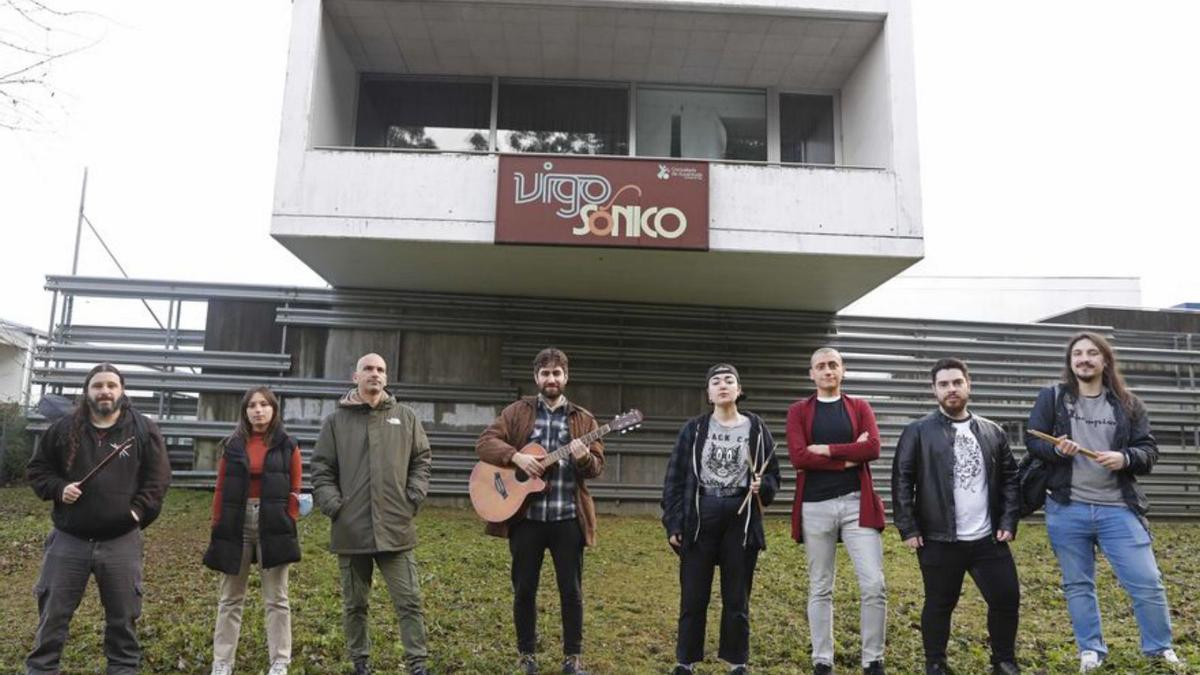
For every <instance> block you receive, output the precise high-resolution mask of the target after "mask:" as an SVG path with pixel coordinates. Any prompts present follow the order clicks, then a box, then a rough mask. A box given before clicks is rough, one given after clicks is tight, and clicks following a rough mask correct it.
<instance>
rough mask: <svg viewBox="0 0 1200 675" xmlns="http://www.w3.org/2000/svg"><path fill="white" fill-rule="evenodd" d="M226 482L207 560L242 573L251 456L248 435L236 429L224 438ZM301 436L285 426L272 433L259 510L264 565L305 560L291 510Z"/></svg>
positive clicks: (216, 567) (218, 567)
mask: <svg viewBox="0 0 1200 675" xmlns="http://www.w3.org/2000/svg"><path fill="white" fill-rule="evenodd" d="M222 446H223V447H224V459H225V482H224V484H223V486H222V491H221V517H220V518H219V519H218V520H217V524H216V526H215V527H213V530H212V537H211V538H210V540H209V544H208V550H207V551H205V553H204V564H205V566H207V567H209V568H211V569H214V570H216V571H218V572H224V573H225V574H237V573H238V570H239V569H241V564H242V529H243V527H244V526H245V522H246V499H247V496H248V495H249V494H250V461H249V459H248V458H247V456H246V440H245V439H243V438H241V437H240V436H237V435H234V436H230V437H229V438H226V439H225V441H224V442H222ZM295 447H296V441H295V439H293V438H292V437H291V436H288V435H287V434H286V433H283V432H282V431H276V432H275V435H274V436H273V437H272V438H271V441H270V447H269V448H268V449H267V456H266V458H264V459H263V472H262V479H261V480H262V491H261V493H260V497H261V500H260V504H259V512H258V541H259V545H260V547H261V550H262V560H260V561H259V563H260V564H261V565H262V566H263V568H264V569H265V568H268V567H275V566H276V565H282V564H285V563H293V562H298V561H299V560H300V540H299V537H297V536H296V521H294V520H292V516H291V514H289V513H288V503H289V499H290V493H291V490H292V473H291V466H292V449H293V448H295Z"/></svg>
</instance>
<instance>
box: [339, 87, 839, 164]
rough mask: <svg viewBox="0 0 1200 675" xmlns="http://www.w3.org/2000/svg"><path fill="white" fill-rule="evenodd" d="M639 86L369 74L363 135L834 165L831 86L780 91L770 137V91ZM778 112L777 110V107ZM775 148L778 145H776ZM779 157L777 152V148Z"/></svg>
mask: <svg viewBox="0 0 1200 675" xmlns="http://www.w3.org/2000/svg"><path fill="white" fill-rule="evenodd" d="M635 100H636V104H635V105H636V111H633V113H632V116H633V117H634V120H633V122H634V124H635V125H636V126H635V128H636V131H634V130H631V129H630V117H631V111H630V105H631V103H630V101H631V96H630V88H629V85H627V84H623V83H620V84H617V83H590V82H579V83H563V82H553V81H544V82H543V81H537V80H503V79H491V78H489V79H483V78H454V79H451V78H436V77H428V78H423V77H401V76H388V75H372V74H367V75H363V76H362V80H361V86H360V93H359V106H358V120H357V131H356V135H355V144H356V145H358V146H359V147H370V148H404V149H415V150H447V151H452V152H454V151H456V152H462V151H474V152H493V151H498V152H529V153H550V154H570V155H618V156H619V155H628V154H630V144H631V143H630V141H631V140H632V139H631V136H636V140H637V154H638V155H640V156H643V157H679V158H682V159H712V160H740V161H751V162H765V161H767V157H768V152H767V151H768V147H767V146H768V143H774V142H776V140H777V142H778V143H779V161H782V162H789V163H804V164H833V163H834V162H835V160H836V153H835V137H836V133H835V132H836V129H835V112H836V109H835V106H834V96H832V95H830V94H798V93H780V94H779V109H778V129H779V136H778V139H776V138H775V137H774V136H772V137H771V138H770V139H768V136H767V126H768V125H767V119H768V110H767V92H766V91H765V90H761V89H760V90H753V89H749V90H746V89H717V88H707V89H705V88H701V87H684V86H667V85H647V86H639V87H638V88H637V96H636V97H635ZM770 112H771V115H772V116H773V115H774V113H775V112H776V111H774V110H772V111H770ZM773 149H774V148H772V150H773ZM770 154H771V156H772V158H774V153H770Z"/></svg>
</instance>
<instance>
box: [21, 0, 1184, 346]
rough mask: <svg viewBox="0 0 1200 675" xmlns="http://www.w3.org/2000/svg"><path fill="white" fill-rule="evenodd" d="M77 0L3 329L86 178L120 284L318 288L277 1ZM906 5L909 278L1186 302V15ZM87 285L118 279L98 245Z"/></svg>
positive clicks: (24, 175) (69, 219)
mask: <svg viewBox="0 0 1200 675" xmlns="http://www.w3.org/2000/svg"><path fill="white" fill-rule="evenodd" d="M63 2H66V0H63ZM75 2H76V4H78V5H81V6H83V5H86V7H87V8H88V9H90V10H91V11H94V12H96V13H98V14H101V15H103V16H104V17H106V19H105V20H103V21H98V20H92V21H86V22H83V25H81V26H79V27H78V30H79V31H81V32H84V33H86V34H94V35H100V34H103V37H102V39H101V40H100V42H99V43H98V44H97V45H95V46H94V47H92V48H90V49H88V50H86V51H84V52H82V53H79V54H76V55H74V56H71V57H70V58H67V59H63V60H61V61H60V62H58V63H57V65H55V67H54V68H53V69H52V71H51V79H52V82H53V83H54V85H55V88H56V91H57V92H58V93H57V95H56V97H55V99H54V100H55V101H56V102H57V103H56V106H55V107H54V109H53V110H52V111H51V113H50V116H51V118H52V121H53V123H54V124H53V127H54V129H53V131H51V132H43V133H18V132H12V131H6V130H3V129H0V232H2V233H3V239H2V240H0V241H3V247H2V249H0V250H2V251H3V255H2V263H3V264H0V282H2V287H0V288H2V289H3V290H2V291H0V318H4V319H7V320H10V321H16V322H19V323H24V324H28V325H32V326H35V327H37V328H45V326H46V323H47V319H48V316H49V303H50V296H49V294H48V293H46V292H45V291H43V290H42V285H43V282H44V278H45V275H46V274H63V273H68V272H69V271H70V266H71V248H72V242H73V239H74V234H75V220H76V211H77V208H78V203H79V187H80V177H81V174H82V170H83V167H84V166H85V165H86V166H88V167H90V171H91V173H90V178H89V184H88V199H87V203H88V207H87V212H88V214H89V217H90V218H91V220H92V221H93V222H94V223H95V224H96V226H97V227H98V228H99V229H100V231H101V233H102V234H103V235H104V236H105V238H106V239H107V241H108V243H109V244H110V245H111V246H112V248H113V249H114V250H115V251H116V253H117V255H118V257H119V258H120V259H121V261H122V262H123V263H124V265H125V267H126V269H127V270H128V272H129V273H130V275H132V276H134V277H141V278H169V279H188V280H206V281H220V282H242V283H265V284H287V285H322V284H323V282H322V281H321V279H320V278H319V277H317V276H316V275H315V274H314V273H313V272H311V271H310V270H308V268H307V267H306V266H305V265H304V264H303V263H301V262H300V261H299V260H297V259H295V258H294V257H292V255H291V254H290V253H288V252H287V251H286V250H284V249H283V247H282V246H280V245H278V244H276V243H275V242H274V240H273V239H271V238H270V236H269V234H268V232H269V228H270V212H271V199H272V191H273V184H274V171H275V159H276V149H277V145H278V139H279V117H280V109H281V100H282V94H283V80H284V69H285V63H286V56H287V41H288V31H289V29H290V15H291V3H290V2H287V1H285V0H253V1H247V0H236V1H235V0H211V1H210V2H203V3H196V2H188V3H184V2H177V1H165V0H154V1H150V0H124V1H118V0H93V1H91V2H82V0H75ZM913 4H914V34H915V46H916V81H917V107H918V125H919V135H920V160H921V188H922V194H923V207H924V213H923V221H924V227H925V243H926V260H925V261H923V262H922V263H920V264H919V265H917V266H916V267H915V268H914V269H913V270H912V272H914V273H918V274H939V275H970V274H979V275H1022V276H1024V275H1072V276H1080V275H1084V276H1087V275H1111V276H1137V277H1141V279H1142V298H1143V303H1144V304H1145V305H1147V306H1156V307H1163V306H1169V305H1173V304H1176V303H1180V302H1185V301H1200V274H1197V273H1196V271H1195V268H1196V267H1197V263H1198V262H1200V258H1198V257H1197V256H1198V252H1200V247H1198V246H1197V244H1198V243H1200V87H1197V84H1196V83H1197V82H1198V81H1200V75H1198V71H1197V67H1198V66H1200V40H1197V39H1196V34H1195V31H1196V26H1197V25H1200V3H1195V2H1183V1H1179V0H1157V1H1154V0H1143V1H1142V2H1138V3H1129V2H1111V1H1107V0H1090V1H1083V0H1074V1H1066V0H1055V1H1054V2H1045V1H1033V0H1019V1H1013V0H1005V1H1004V2H981V1H972V2H959V1H951V0H913ZM3 28H4V27H3V26H0V30H2V29H3ZM6 65H8V64H5V63H0V68H3V67H4V66H6ZM79 271H80V273H81V274H85V275H116V274H117V270H116V268H115V267H114V266H113V265H112V264H111V263H110V262H109V261H108V259H107V257H106V256H105V254H104V252H103V251H102V250H101V249H100V247H99V245H98V244H97V243H96V242H95V239H94V238H92V237H90V236H85V237H84V244H83V250H82V254H81V262H80V270H79Z"/></svg>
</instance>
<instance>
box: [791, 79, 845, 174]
mask: <svg viewBox="0 0 1200 675" xmlns="http://www.w3.org/2000/svg"><path fill="white" fill-rule="evenodd" d="M779 144H780V146H781V147H780V153H779V159H780V160H781V161H784V162H803V163H807V164H833V161H834V154H833V97H832V96H816V95H810V94H780V95H779Z"/></svg>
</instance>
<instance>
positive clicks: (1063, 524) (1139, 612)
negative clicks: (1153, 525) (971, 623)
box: [1046, 499, 1171, 658]
mask: <svg viewBox="0 0 1200 675" xmlns="http://www.w3.org/2000/svg"><path fill="white" fill-rule="evenodd" d="M1046 531H1047V533H1048V534H1049V536H1050V545H1051V546H1053V547H1054V555H1055V556H1056V557H1057V558H1058V565H1059V567H1060V568H1062V576H1063V591H1064V592H1065V594H1066V596H1067V611H1068V612H1069V613H1070V614H1071V626H1072V627H1073V628H1074V629H1075V642H1076V643H1077V644H1078V645H1079V649H1080V651H1084V650H1091V651H1094V652H1097V653H1099V654H1100V656H1101V658H1103V657H1104V656H1105V655H1106V654H1108V647H1107V646H1105V644H1104V637H1103V636H1102V635H1101V633H1100V604H1099V602H1098V601H1097V600H1096V546H1099V547H1100V551H1101V552H1102V553H1104V557H1105V558H1107V559H1108V563H1109V564H1110V565H1111V566H1112V568H1113V572H1115V573H1116V575H1117V580H1118V581H1120V582H1121V586H1122V587H1124V588H1125V592H1126V593H1128V594H1129V597H1130V598H1131V599H1132V600H1133V616H1134V618H1135V619H1137V623H1138V628H1140V629H1141V632H1142V651H1143V652H1144V653H1146V654H1150V655H1154V654H1159V653H1161V652H1162V651H1164V650H1166V649H1170V648H1171V616H1170V614H1169V613H1168V611H1167V591H1166V589H1165V588H1164V587H1163V583H1162V575H1161V574H1160V573H1159V571H1158V563H1157V562H1156V561H1155V559H1154V551H1153V550H1152V549H1151V548H1150V533H1149V532H1147V531H1146V528H1145V526H1143V525H1142V523H1141V521H1140V520H1138V518H1137V516H1136V515H1135V514H1134V513H1133V511H1131V510H1130V509H1129V507H1127V506H1098V505H1095V504H1085V503H1083V502H1070V503H1069V504H1059V503H1058V502H1056V501H1054V500H1053V499H1047V500H1046Z"/></svg>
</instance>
